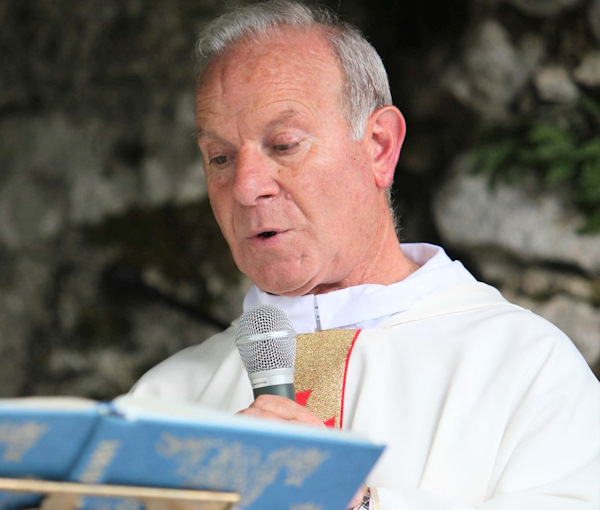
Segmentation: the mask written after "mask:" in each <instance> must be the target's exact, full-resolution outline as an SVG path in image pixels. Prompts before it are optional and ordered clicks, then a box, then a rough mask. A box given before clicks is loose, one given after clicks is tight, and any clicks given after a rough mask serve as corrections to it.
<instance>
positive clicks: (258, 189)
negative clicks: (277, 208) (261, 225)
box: [233, 148, 279, 206]
mask: <svg viewBox="0 0 600 510" xmlns="http://www.w3.org/2000/svg"><path fill="white" fill-rule="evenodd" d="M236 163H237V164H236V167H235V175H234V179H233V195H234V197H235V199H236V200H237V201H238V202H239V203H240V204H242V205H245V206H252V205H256V204H257V202H258V201H260V200H263V199H267V198H271V197H273V196H275V195H277V193H279V185H278V183H277V181H276V178H275V177H276V175H277V168H276V165H275V164H274V162H273V161H270V160H269V159H268V158H267V157H266V155H264V154H261V152H260V151H259V150H256V149H253V148H248V149H243V150H240V151H239V152H238V155H237V162H236Z"/></svg>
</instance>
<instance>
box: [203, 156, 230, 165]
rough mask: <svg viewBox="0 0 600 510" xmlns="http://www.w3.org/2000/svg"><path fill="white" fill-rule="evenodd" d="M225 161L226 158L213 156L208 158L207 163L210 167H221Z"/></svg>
mask: <svg viewBox="0 0 600 510" xmlns="http://www.w3.org/2000/svg"><path fill="white" fill-rule="evenodd" d="M227 161H229V159H228V158H227V156H215V157H213V158H210V159H209V161H208V162H209V164H210V165H211V166H223V165H225V164H226V163H227Z"/></svg>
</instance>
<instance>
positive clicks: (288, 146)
mask: <svg viewBox="0 0 600 510" xmlns="http://www.w3.org/2000/svg"><path fill="white" fill-rule="evenodd" d="M297 146H298V143H297V142H295V143H278V144H276V145H274V146H273V150H274V151H276V152H285V151H289V150H292V149H294V148H296V147H297Z"/></svg>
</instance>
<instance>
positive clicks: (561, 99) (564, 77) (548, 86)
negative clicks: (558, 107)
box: [534, 66, 579, 103]
mask: <svg viewBox="0 0 600 510" xmlns="http://www.w3.org/2000/svg"><path fill="white" fill-rule="evenodd" d="M534 83H535V87H536V89H537V93H538V94H539V96H540V98H541V99H542V101H548V102H551V103H571V102H573V101H575V100H576V99H577V98H578V97H579V90H578V89H577V87H576V85H575V83H573V80H572V78H571V76H570V75H569V73H568V71H567V70H566V69H565V68H564V67H562V66H547V67H542V68H541V69H539V70H538V71H537V72H536V74H535V77H534Z"/></svg>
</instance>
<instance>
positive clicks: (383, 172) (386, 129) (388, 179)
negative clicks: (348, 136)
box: [365, 105, 406, 188]
mask: <svg viewBox="0 0 600 510" xmlns="http://www.w3.org/2000/svg"><path fill="white" fill-rule="evenodd" d="M405 134H406V122H405V121H404V117H403V116H402V113H400V110H398V108H396V107H395V106H392V105H389V106H384V107H383V108H379V109H377V110H375V111H374V112H373V113H372V114H371V116H370V117H369V120H368V122H367V131H366V132H365V141H366V142H367V143H370V145H371V150H372V153H371V165H372V169H373V176H374V178H375V183H376V184H377V187H379V188H387V187H388V186H389V185H390V184H391V183H392V181H393V179H394V172H395V170H396V164H397V163H398V158H399V157H400V149H401V148H402V143H403V142H404V135H405Z"/></svg>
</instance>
